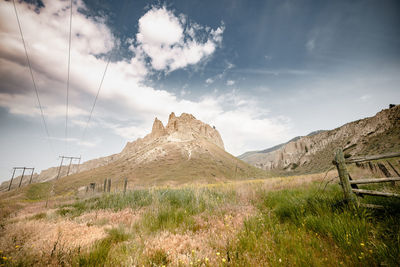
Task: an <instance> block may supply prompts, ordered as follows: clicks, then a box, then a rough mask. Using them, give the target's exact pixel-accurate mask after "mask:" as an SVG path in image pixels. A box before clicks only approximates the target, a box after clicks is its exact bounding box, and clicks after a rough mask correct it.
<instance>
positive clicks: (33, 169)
mask: <svg viewBox="0 0 400 267" xmlns="http://www.w3.org/2000/svg"><path fill="white" fill-rule="evenodd" d="M34 171H35V168H32V173H31V179H29V184H31V183H32V177H33V172H34Z"/></svg>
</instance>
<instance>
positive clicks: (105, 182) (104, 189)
mask: <svg viewBox="0 0 400 267" xmlns="http://www.w3.org/2000/svg"><path fill="white" fill-rule="evenodd" d="M106 187H107V178H106V179H104V187H103V192H104V193H105V192H106Z"/></svg>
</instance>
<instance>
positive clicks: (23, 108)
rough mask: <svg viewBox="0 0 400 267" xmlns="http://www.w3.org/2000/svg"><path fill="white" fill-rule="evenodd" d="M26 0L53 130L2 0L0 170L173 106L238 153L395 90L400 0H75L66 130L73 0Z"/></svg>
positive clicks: (86, 150)
mask: <svg viewBox="0 0 400 267" xmlns="http://www.w3.org/2000/svg"><path fill="white" fill-rule="evenodd" d="M28 2H29V3H27V2H21V3H19V2H18V1H17V2H16V7H17V11H18V14H19V16H20V20H21V26H22V31H23V33H24V37H25V41H26V44H27V48H28V54H29V57H30V58H31V62H32V67H33V73H34V77H35V80H36V81H37V85H38V86H37V88H38V92H39V95H40V100H41V102H42V105H43V107H44V115H45V119H46V123H47V125H48V128H49V133H50V138H48V137H47V135H46V132H45V130H44V127H43V123H42V121H41V117H40V112H39V109H38V104H37V102H36V99H35V95H34V90H33V87H32V81H31V78H30V76H29V69H28V67H27V64H26V59H25V54H24V50H23V46H22V42H21V38H20V35H19V30H18V26H17V21H16V17H15V13H14V9H13V6H12V2H10V1H1V2H0V20H1V23H0V25H1V26H0V31H1V34H2V38H1V39H0V61H1V64H0V78H1V84H0V125H1V130H0V147H1V152H0V153H1V154H0V180H5V179H9V176H10V175H11V173H10V172H11V169H12V167H14V166H20V165H21V166H28V167H31V166H32V167H36V168H37V169H38V170H40V169H43V168H47V167H50V166H56V165H57V164H58V162H59V160H58V158H57V157H58V156H59V155H71V156H79V155H82V157H83V160H89V159H92V158H96V157H99V156H106V155H109V154H112V153H118V152H119V151H121V150H122V148H123V147H124V145H125V144H126V142H128V141H134V140H135V139H137V138H139V137H143V136H144V135H145V134H146V133H148V132H149V131H150V129H151V125H152V122H153V120H154V117H158V118H159V119H161V120H162V121H163V122H164V123H166V122H167V118H168V114H169V113H170V112H172V111H174V112H175V113H177V114H178V115H179V114H180V113H181V112H187V113H192V114H193V115H194V116H195V117H196V118H198V119H201V120H203V121H205V122H207V123H209V124H211V125H215V126H216V127H217V129H218V130H219V131H220V133H221V135H222V137H223V140H224V142H225V147H226V150H227V151H228V152H230V153H232V154H234V155H239V154H241V153H243V152H245V151H248V150H261V149H265V148H267V147H270V146H273V145H276V144H278V143H281V142H284V141H287V140H288V139H290V138H292V137H294V136H297V135H306V134H308V133H309V132H311V131H314V130H318V129H333V128H335V127H338V126H340V125H342V124H344V123H347V122H350V121H353V120H357V119H360V118H364V117H367V116H372V115H374V114H375V113H377V112H378V111H380V110H381V109H383V108H386V107H387V106H388V104H389V103H399V102H400V101H399V99H400V89H399V84H400V83H399V82H400V53H399V52H400V27H399V26H400V3H399V2H398V1H389V0H383V1H361V0H360V1H301V0H296V1H283V0H280V1H234V0H229V1H104V0H93V1H82V0H79V1H74V2H73V16H72V41H71V66H70V67H71V73H70V74H71V75H70V77H71V79H70V81H71V83H70V89H69V90H70V94H69V116H68V121H69V122H68V135H67V138H66V136H65V102H66V79H67V62H68V36H69V1H43V2H37V1H28ZM110 53H111V55H112V57H111V59H112V60H111V63H110V65H109V68H108V70H107V73H106V76H105V80H104V84H103V86H102V89H101V91H100V95H99V100H98V102H97V104H96V107H95V109H94V113H93V119H92V120H91V122H90V124H89V127H88V128H87V132H86V135H85V136H84V137H83V132H84V129H85V125H86V121H87V119H88V116H89V112H90V108H91V106H92V103H93V100H94V97H95V95H96V92H97V89H98V87H99V83H100V80H101V76H102V73H103V72H104V68H105V66H106V63H107V59H108V56H109V55H110ZM50 144H51V145H50ZM51 147H52V148H51Z"/></svg>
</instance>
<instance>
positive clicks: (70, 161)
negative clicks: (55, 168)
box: [67, 157, 73, 176]
mask: <svg viewBox="0 0 400 267" xmlns="http://www.w3.org/2000/svg"><path fill="white" fill-rule="evenodd" d="M72 159H73V157H71V158H70V159H69V165H68V171H67V176H68V175H69V170H70V169H71V164H72Z"/></svg>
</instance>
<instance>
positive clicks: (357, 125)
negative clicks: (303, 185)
mask: <svg viewBox="0 0 400 267" xmlns="http://www.w3.org/2000/svg"><path fill="white" fill-rule="evenodd" d="M336 147H343V149H344V151H345V153H346V154H348V156H358V155H370V154H377V153H385V152H394V151H400V105H397V106H394V107H392V108H390V109H385V110H382V111H381V112H379V113H377V114H376V115H375V116H374V117H370V118H365V119H362V120H358V121H354V122H350V123H347V124H345V125H343V126H341V127H339V128H336V129H334V130H331V131H322V132H317V133H316V134H315V133H314V134H311V135H308V136H304V137H300V138H295V139H293V140H291V141H289V142H288V143H285V144H283V145H280V146H277V147H275V148H274V149H267V150H264V151H258V152H250V153H249V152H247V153H245V154H243V155H241V156H239V158H240V159H242V160H243V161H245V162H247V163H250V164H252V165H254V166H256V167H259V168H262V169H264V170H286V171H288V170H289V171H294V170H296V171H298V172H310V171H322V170H324V169H326V168H327V167H330V165H331V164H330V162H331V161H332V158H333V151H334V149H335V148H336Z"/></svg>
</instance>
